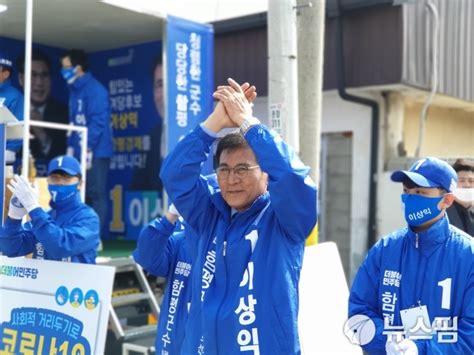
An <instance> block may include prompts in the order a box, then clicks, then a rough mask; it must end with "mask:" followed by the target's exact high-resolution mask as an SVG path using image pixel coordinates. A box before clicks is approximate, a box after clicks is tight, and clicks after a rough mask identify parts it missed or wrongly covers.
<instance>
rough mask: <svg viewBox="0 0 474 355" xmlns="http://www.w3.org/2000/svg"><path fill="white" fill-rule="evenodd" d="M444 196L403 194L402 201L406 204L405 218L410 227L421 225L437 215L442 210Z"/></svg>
mask: <svg viewBox="0 0 474 355" xmlns="http://www.w3.org/2000/svg"><path fill="white" fill-rule="evenodd" d="M443 198H444V196H439V197H426V196H420V195H412V194H402V202H403V204H404V206H405V220H406V221H407V223H408V225H409V226H410V227H417V226H420V225H422V224H424V223H426V222H428V221H430V220H432V219H433V218H435V217H436V216H438V215H439V213H440V212H441V210H440V209H439V208H438V204H439V202H440V201H441V200H442V199H443Z"/></svg>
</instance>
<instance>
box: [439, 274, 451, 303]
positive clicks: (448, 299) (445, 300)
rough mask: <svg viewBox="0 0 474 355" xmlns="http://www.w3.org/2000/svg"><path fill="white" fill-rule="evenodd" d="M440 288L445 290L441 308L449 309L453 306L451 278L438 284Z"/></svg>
mask: <svg viewBox="0 0 474 355" xmlns="http://www.w3.org/2000/svg"><path fill="white" fill-rule="evenodd" d="M438 286H440V287H441V288H442V289H443V294H442V295H441V308H443V309H449V308H450V305H451V278H450V277H448V278H447V279H444V280H443V281H440V282H438Z"/></svg>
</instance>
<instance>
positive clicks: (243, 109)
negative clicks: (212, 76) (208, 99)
mask: <svg viewBox="0 0 474 355" xmlns="http://www.w3.org/2000/svg"><path fill="white" fill-rule="evenodd" d="M227 82H228V83H229V86H219V87H218V89H217V91H216V92H214V95H213V96H214V98H216V99H218V100H219V101H220V102H222V103H223V104H224V107H225V110H226V111H227V114H228V116H229V118H230V120H231V121H232V122H233V124H234V127H240V125H241V124H242V123H243V122H244V120H245V119H246V118H249V117H252V105H251V102H249V100H248V99H247V96H246V95H245V93H244V90H242V88H241V87H240V85H239V84H238V83H237V82H236V81H235V80H233V79H231V78H229V79H227ZM255 94H256V93H255ZM249 96H250V97H251V98H253V99H255V97H254V93H252V92H251V93H249ZM255 96H256V95H255Z"/></svg>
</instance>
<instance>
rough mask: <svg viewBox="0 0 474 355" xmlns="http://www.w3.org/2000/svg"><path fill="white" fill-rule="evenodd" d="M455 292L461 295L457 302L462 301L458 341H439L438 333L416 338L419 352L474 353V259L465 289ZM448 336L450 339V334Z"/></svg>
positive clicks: (454, 354) (427, 353)
mask: <svg viewBox="0 0 474 355" xmlns="http://www.w3.org/2000/svg"><path fill="white" fill-rule="evenodd" d="M455 294H458V295H459V299H457V300H456V301H455V302H461V303H462V311H461V315H460V316H459V318H458V325H457V341H456V342H453V343H447V342H439V341H438V335H437V334H435V335H433V338H432V339H429V340H415V343H416V346H417V347H418V354H420V355H422V354H426V355H429V354H443V355H444V354H453V355H456V354H474V260H471V272H470V273H469V277H468V279H467V280H466V287H465V291H464V292H459V293H457V292H456V293H455ZM450 323H451V320H450ZM446 338H447V339H450V337H449V336H447V337H446Z"/></svg>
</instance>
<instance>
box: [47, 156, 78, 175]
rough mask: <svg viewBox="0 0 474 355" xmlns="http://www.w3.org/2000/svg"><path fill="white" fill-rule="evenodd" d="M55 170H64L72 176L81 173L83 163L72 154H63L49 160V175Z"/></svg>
mask: <svg viewBox="0 0 474 355" xmlns="http://www.w3.org/2000/svg"><path fill="white" fill-rule="evenodd" d="M55 171H63V172H65V173H66V174H68V175H72V176H76V175H81V164H79V162H78V161H77V159H76V158H74V157H71V156H70V155H61V156H59V157H56V158H54V159H53V160H51V161H50V162H49V165H48V175H51V173H53V172H55Z"/></svg>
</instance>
